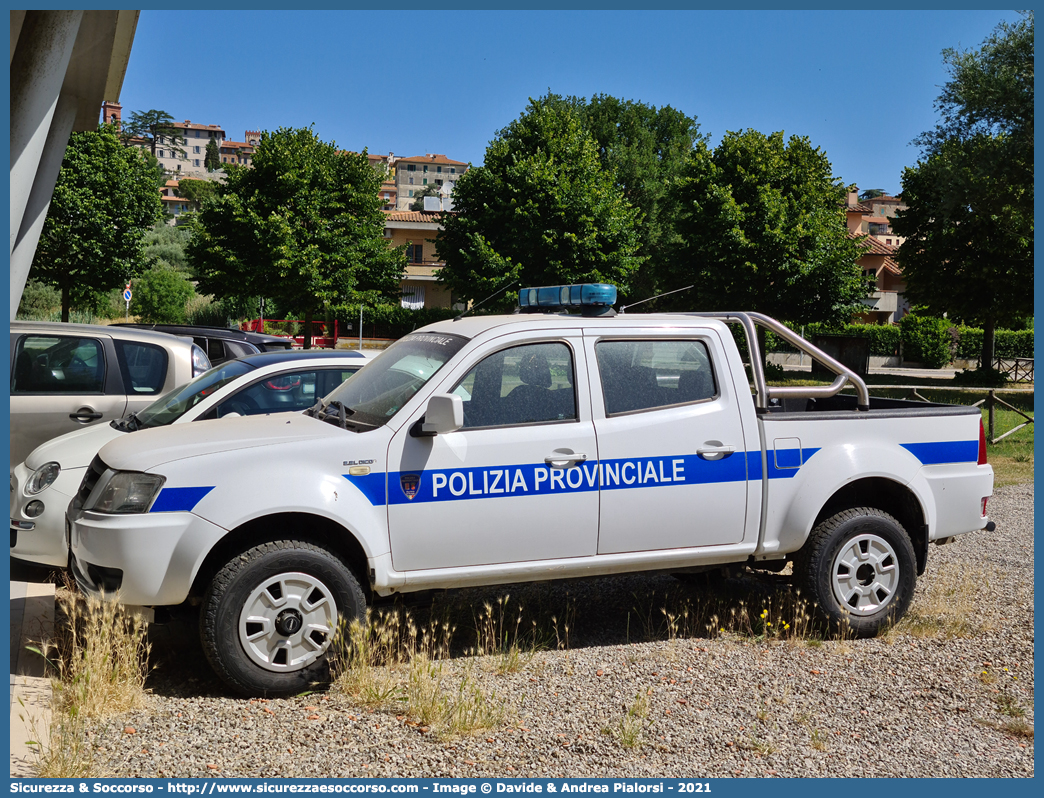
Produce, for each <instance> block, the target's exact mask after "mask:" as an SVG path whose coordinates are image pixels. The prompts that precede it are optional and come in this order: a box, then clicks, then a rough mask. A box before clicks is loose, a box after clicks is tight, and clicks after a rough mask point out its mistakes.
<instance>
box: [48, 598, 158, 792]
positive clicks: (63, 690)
mask: <svg viewBox="0 0 1044 798" xmlns="http://www.w3.org/2000/svg"><path fill="white" fill-rule="evenodd" d="M55 599H56V603H57V610H58V613H57V618H56V624H55V639H54V640H53V641H50V642H46V643H43V644H42V645H41V647H40V649H39V651H40V653H41V654H43V655H44V656H45V657H47V659H48V662H49V663H50V664H51V665H52V667H53V668H54V671H55V676H53V677H52V679H51V720H50V725H49V727H48V729H47V734H46V735H45V736H46V738H47V743H46V744H42V745H41V744H38V745H37V757H38V758H37V762H36V768H37V772H38V774H39V775H40V776H41V777H43V778H84V777H88V776H96V775H98V774H97V773H95V772H94V771H95V759H94V751H93V748H92V746H91V744H90V741H89V739H88V735H87V727H88V722H89V721H96V720H98V719H104V718H107V717H111V716H113V715H117V714H119V713H121V712H125V711H127V710H129V709H137V708H140V707H142V706H144V705H145V678H146V677H147V676H148V673H149V665H148V659H149V643H148V641H147V640H146V636H145V633H146V629H147V624H146V623H145V621H144V620H142V619H141V618H140V617H139V616H136V615H134V614H132V613H130V612H128V611H127V609H126V608H125V607H124V606H123V605H122V604H120V603H119V600H118V596H116V597H114V599H113V600H108V599H98V598H94V597H84V596H82V595H80V594H78V593H76V592H74V591H72V590H70V589H59V590H58V591H57V592H56V594H55ZM32 732H33V735H34V736H35V737H37V738H38V739H40V738H41V737H43V736H44V735H40V734H39V733H38V730H37V729H35V728H33V729H32Z"/></svg>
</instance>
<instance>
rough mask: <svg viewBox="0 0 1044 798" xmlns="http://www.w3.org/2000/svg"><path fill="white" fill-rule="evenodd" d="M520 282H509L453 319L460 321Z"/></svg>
mask: <svg viewBox="0 0 1044 798" xmlns="http://www.w3.org/2000/svg"><path fill="white" fill-rule="evenodd" d="M520 282H521V281H520V280H515V281H514V282H513V283H508V284H507V285H505V286H504V287H503V288H501V289H500V290H499V291H497V292H496V293H495V294H490V295H489V296H488V297H486V298H485V299H483V300H482V301H481V302H479V303H478V304H477V305H472V306H471V307H470V308H468V309H467V310H465V311H464V312H463V313H461V314H460V315H459V316H455V317H454V318H453V321H460V320H461V319H463V318H464V317H465V316H467V315H468V314H469V313H471V311H473V310H477V309H478V308H480V307H482V306H483V305H485V304H486V303H487V302H489V300H491V299H493V298H494V297H498V296H500V295H501V294H503V293H504V292H505V291H507V290H508V289H509V288H511V287H512V286H515V285H518V284H519V283H520Z"/></svg>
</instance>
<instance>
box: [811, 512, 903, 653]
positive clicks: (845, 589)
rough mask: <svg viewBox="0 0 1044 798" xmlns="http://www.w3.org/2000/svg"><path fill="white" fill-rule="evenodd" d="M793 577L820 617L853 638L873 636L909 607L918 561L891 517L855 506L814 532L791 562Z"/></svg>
mask: <svg viewBox="0 0 1044 798" xmlns="http://www.w3.org/2000/svg"><path fill="white" fill-rule="evenodd" d="M794 572H795V575H796V577H797V583H798V585H799V586H800V587H801V588H802V589H803V590H804V591H806V595H807V596H808V597H809V598H810V600H812V601H813V602H815V603H816V610H817V612H818V613H819V615H820V617H821V618H823V619H825V620H826V621H827V622H829V623H830V624H831V625H833V626H835V627H839V628H842V629H847V630H848V631H850V632H851V633H852V634H854V635H855V636H856V637H873V636H874V635H876V634H877V633H878V632H880V631H882V630H883V629H885V628H887V627H888V626H890V625H892V624H894V623H896V622H897V621H898V620H899V619H900V618H902V616H903V614H904V613H905V612H906V610H907V608H908V607H909V606H910V601H911V600H912V599H913V593H914V585H915V584H916V581H917V559H916V557H915V555H914V550H913V544H912V543H911V542H910V537H909V535H907V534H906V530H905V529H903V526H902V524H900V523H899V522H898V521H897V520H896V519H895V518H893V517H892V516H891V515H889V514H888V513H886V512H883V511H882V510H878V509H876V508H874V507H853V508H850V509H847V510H843V511H841V512H839V513H837V514H835V515H833V516H831V517H830V518H827V519H826V520H824V521H822V522H821V523H820V524H818V525H817V526H816V528H815V529H813V530H812V534H811V535H809V538H808V541H807V542H806V543H805V545H804V547H803V548H802V549H801V551H800V552H798V554H797V555H796V556H795V558H794Z"/></svg>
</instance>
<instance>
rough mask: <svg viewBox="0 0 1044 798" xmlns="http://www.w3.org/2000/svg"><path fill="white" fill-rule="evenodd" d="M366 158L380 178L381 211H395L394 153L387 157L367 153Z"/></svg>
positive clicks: (396, 192)
mask: <svg viewBox="0 0 1044 798" xmlns="http://www.w3.org/2000/svg"><path fill="white" fill-rule="evenodd" d="M366 158H367V159H368V160H369V162H370V166H372V167H373V168H374V169H375V170H377V172H378V173H379V174H380V175H381V176H382V178H383V179H382V180H381V190H380V196H381V199H382V200H384V204H383V206H382V210H386V211H393V210H395V198H396V196H397V194H398V191H397V190H396V188H395V153H393V152H389V153H388V154H387V155H375V154H373V153H367V154H366Z"/></svg>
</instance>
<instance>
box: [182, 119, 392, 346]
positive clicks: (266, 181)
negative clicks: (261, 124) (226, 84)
mask: <svg viewBox="0 0 1044 798" xmlns="http://www.w3.org/2000/svg"><path fill="white" fill-rule="evenodd" d="M380 186H381V176H380V175H379V174H378V173H377V172H376V171H375V170H374V169H373V168H372V167H371V166H370V165H369V162H368V161H367V159H366V154H365V153H362V154H358V153H350V152H344V151H338V149H337V148H336V146H335V145H334V144H333V143H329V144H328V143H325V142H322V141H320V140H319V139H318V138H317V137H316V135H315V133H314V132H313V131H312V130H311V129H296V130H292V129H289V128H281V129H279V130H277V131H276V132H275V133H267V132H266V133H263V134H262V135H261V140H260V142H259V143H258V146H257V152H256V153H255V155H254V160H253V167H252V168H249V169H247V168H241V167H230V168H229V169H228V179H227V181H226V182H225V184H224V185H223V186H220V187H219V188H218V194H217V197H216V198H215V199H214V200H213V201H210V202H207V203H205V204H204V205H203V207H202V209H201V210H200V212H199V213H198V214H196V215H195V217H194V218H193V221H192V222H191V225H192V232H193V235H192V240H191V241H190V243H189V245H188V249H187V251H188V255H189V259H190V261H191V262H192V263H193V264H194V266H195V268H196V274H197V276H198V278H199V289H200V291H201V292H202V293H208V294H213V295H215V296H216V297H219V298H231V299H236V298H239V299H242V298H244V297H267V298H269V299H275V300H277V301H278V302H279V303H280V305H281V306H282V307H286V308H289V309H294V310H295V311H296V312H300V313H303V314H304V316H305V320H306V322H307V324H306V331H305V336H306V346H310V344H311V320H312V317H313V315H314V314H315V313H317V312H320V311H322V312H325V310H326V309H328V308H333V307H335V306H337V305H345V304H357V303H359V302H363V303H365V304H370V305H372V304H377V303H378V302H380V301H381V300H382V299H388V298H393V297H394V298H397V297H398V294H399V284H400V281H401V279H402V275H403V274H404V273H405V271H406V260H405V256H404V254H403V252H402V251H401V250H396V249H391V248H389V247H388V244H387V242H386V241H385V239H384V214H383V213H381V206H382V204H383V201H382V200H381V198H380V196H379V191H380Z"/></svg>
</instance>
